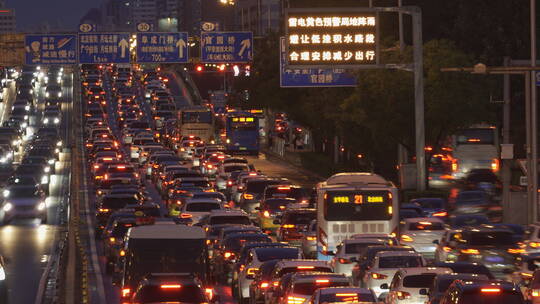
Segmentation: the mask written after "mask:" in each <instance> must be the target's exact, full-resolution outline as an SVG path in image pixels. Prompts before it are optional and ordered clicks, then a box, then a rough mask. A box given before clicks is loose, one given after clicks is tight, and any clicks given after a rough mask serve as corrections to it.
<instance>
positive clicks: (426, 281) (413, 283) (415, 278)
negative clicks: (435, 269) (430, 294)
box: [403, 273, 436, 288]
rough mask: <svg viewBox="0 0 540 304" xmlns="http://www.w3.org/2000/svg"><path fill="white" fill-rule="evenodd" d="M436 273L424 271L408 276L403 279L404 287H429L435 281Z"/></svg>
mask: <svg viewBox="0 0 540 304" xmlns="http://www.w3.org/2000/svg"><path fill="white" fill-rule="evenodd" d="M435 275H436V274H435V273H424V274H417V275H410V276H406V277H405V278H404V279H403V287H406V288H427V287H429V286H430V285H431V284H432V283H433V279H434V278H435Z"/></svg>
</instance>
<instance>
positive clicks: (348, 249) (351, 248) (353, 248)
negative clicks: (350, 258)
mask: <svg viewBox="0 0 540 304" xmlns="http://www.w3.org/2000/svg"><path fill="white" fill-rule="evenodd" d="M382 244H383V242H382V241H381V242H375V243H348V244H345V254H357V253H360V252H361V251H362V249H364V248H366V247H367V246H373V245H382Z"/></svg>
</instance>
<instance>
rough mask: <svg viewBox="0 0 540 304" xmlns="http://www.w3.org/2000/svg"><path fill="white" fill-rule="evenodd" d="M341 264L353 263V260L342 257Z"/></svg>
mask: <svg viewBox="0 0 540 304" xmlns="http://www.w3.org/2000/svg"><path fill="white" fill-rule="evenodd" d="M338 261H339V263H340V264H351V263H352V262H351V261H350V260H349V259H344V258H341V259H339V260H338Z"/></svg>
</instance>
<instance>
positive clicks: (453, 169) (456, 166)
mask: <svg viewBox="0 0 540 304" xmlns="http://www.w3.org/2000/svg"><path fill="white" fill-rule="evenodd" d="M457 170H458V163H457V160H456V159H452V172H456V171H457Z"/></svg>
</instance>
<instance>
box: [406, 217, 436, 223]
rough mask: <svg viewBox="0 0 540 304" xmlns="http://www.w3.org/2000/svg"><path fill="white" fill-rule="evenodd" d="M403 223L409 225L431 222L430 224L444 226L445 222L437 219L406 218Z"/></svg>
mask: <svg viewBox="0 0 540 304" xmlns="http://www.w3.org/2000/svg"><path fill="white" fill-rule="evenodd" d="M402 221H403V222H405V223H407V224H409V223H418V222H430V223H441V224H444V221H443V220H441V219H439V218H435V217H413V218H406V219H403V220H402Z"/></svg>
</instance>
